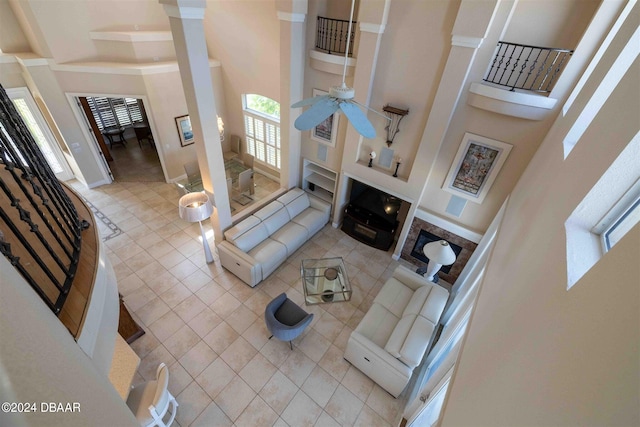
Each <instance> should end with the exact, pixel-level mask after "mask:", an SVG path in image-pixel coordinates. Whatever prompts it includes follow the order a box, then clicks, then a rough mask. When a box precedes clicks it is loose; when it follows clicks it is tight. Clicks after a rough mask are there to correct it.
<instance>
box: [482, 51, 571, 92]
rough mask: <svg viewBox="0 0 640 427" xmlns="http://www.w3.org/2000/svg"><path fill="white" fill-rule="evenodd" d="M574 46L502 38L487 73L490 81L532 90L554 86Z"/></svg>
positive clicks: (544, 89) (513, 88)
mask: <svg viewBox="0 0 640 427" xmlns="http://www.w3.org/2000/svg"><path fill="white" fill-rule="evenodd" d="M572 53H573V50H568V49H556V48H548V47H536V46H528V45H522V44H517V43H508V42H498V47H497V49H496V55H495V57H494V58H493V62H492V63H491V68H489V72H488V73H487V76H486V77H485V78H484V79H483V80H484V81H486V82H489V83H495V84H498V85H501V86H507V87H509V88H511V91H515V90H516V89H523V90H528V91H532V92H540V93H549V92H551V90H552V89H553V86H554V85H555V83H556V81H557V80H558V77H559V76H560V74H561V73H562V70H563V68H564V66H565V65H566V64H567V62H568V61H569V57H570V56H571V54H572Z"/></svg>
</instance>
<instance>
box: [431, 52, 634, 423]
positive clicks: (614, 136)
mask: <svg viewBox="0 0 640 427" xmlns="http://www.w3.org/2000/svg"><path fill="white" fill-rule="evenodd" d="M639 71H640V64H639V61H638V59H636V61H635V63H634V64H633V66H632V68H631V69H629V71H628V72H627V73H626V75H625V77H624V79H623V80H622V81H621V82H620V84H619V85H618V86H617V88H616V89H615V91H614V92H613V94H612V95H611V97H610V98H609V99H608V101H607V102H606V103H605V105H604V107H603V108H602V109H601V110H600V112H599V114H598V115H597V116H596V117H595V119H594V120H593V122H592V123H591V124H590V126H589V127H588V128H587V130H586V132H585V134H584V135H583V137H582V138H581V140H580V141H579V142H578V144H577V146H576V147H575V148H574V150H573V151H572V152H571V153H570V155H569V156H568V157H567V159H566V160H564V159H563V158H564V155H563V149H562V139H563V137H564V135H565V134H566V132H567V130H568V129H569V127H570V126H571V124H572V122H571V120H569V119H567V118H563V117H560V118H558V120H557V122H556V123H555V124H554V126H553V128H552V130H551V131H550V132H549V135H548V136H547V137H546V138H545V140H544V142H543V144H542V146H541V147H540V150H538V152H537V153H536V155H535V157H534V159H533V161H532V162H531V163H530V164H529V166H528V168H527V170H526V171H525V173H524V174H523V175H522V178H521V179H520V181H519V182H518V184H517V186H516V187H515V189H514V191H513V194H512V195H511V197H510V200H509V204H508V207H507V211H506V214H505V217H504V220H503V223H502V225H501V228H500V230H499V232H498V237H497V240H496V244H495V245H496V246H495V251H494V253H493V254H492V257H491V259H490V261H489V264H488V267H487V272H486V275H485V279H484V283H483V284H482V288H481V289H480V294H479V298H478V301H477V307H476V309H475V312H474V314H473V317H472V320H471V325H470V329H469V332H468V336H467V338H466V340H465V343H464V347H463V349H462V354H461V358H460V360H459V363H458V367H457V371H456V372H455V373H454V378H453V383H452V388H451V394H450V397H449V399H448V402H446V406H445V409H444V418H443V422H442V425H443V426H460V425H474V426H499V425H503V426H518V425H532V424H535V425H540V426H542V425H553V426H558V425H584V426H587V425H593V426H603V425H607V426H613V425H619V426H631V425H638V424H639V423H640V413H639V411H638V399H639V397H640V392H639V383H638V378H639V377H640V366H639V365H638V360H640V349H639V346H638V336H639V334H640V323H639V322H638V313H640V293H639V290H640V288H639V287H638V277H640V268H639V266H638V259H640V226H636V227H635V228H634V229H633V230H632V231H631V232H630V233H629V234H628V235H627V236H626V237H625V238H624V239H622V241H621V242H620V243H618V245H617V246H615V247H614V248H613V249H612V250H611V251H610V252H609V253H607V254H606V255H604V257H602V259H601V260H600V261H599V262H598V263H597V264H596V265H595V266H594V267H593V268H592V269H591V270H590V271H589V272H587V274H586V275H585V276H583V277H582V279H581V280H579V281H578V282H577V283H576V285H574V286H573V288H571V289H570V290H569V291H567V272H566V257H567V254H566V239H565V229H564V223H565V221H566V220H567V218H568V217H569V215H570V214H571V213H572V212H573V210H574V209H575V208H576V206H577V205H578V204H579V203H580V201H581V200H582V199H583V198H584V197H585V195H586V194H587V193H588V191H589V189H590V188H591V187H592V186H593V185H594V184H595V183H596V182H597V180H598V179H599V177H600V176H601V175H602V174H603V173H604V172H605V171H606V170H607V168H608V167H609V166H610V165H611V164H612V162H613V161H614V160H615V159H616V158H617V157H618V155H619V154H620V152H621V151H622V150H623V149H624V148H625V147H626V146H627V144H629V142H630V141H631V139H632V138H634V136H636V135H637V133H638V117H639V116H640V105H639V101H638V96H637V94H638V93H639V91H640V87H639V82H638V78H637V76H638V72H639ZM593 80H598V79H593ZM597 84H599V81H591V82H589V83H588V84H587V86H586V87H585V90H586V91H591V93H592V92H593V90H594V88H595V86H596V85H597ZM570 115H571V114H570ZM612 129H615V131H612ZM636 145H637V141H636ZM636 153H637V148H636ZM629 172H631V171H629ZM634 173H636V174H637V173H639V172H638V171H637V170H636V171H635V172H634Z"/></svg>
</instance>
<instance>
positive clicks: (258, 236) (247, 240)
mask: <svg viewBox="0 0 640 427" xmlns="http://www.w3.org/2000/svg"><path fill="white" fill-rule="evenodd" d="M268 237H269V232H268V231H267V227H265V226H264V224H263V223H259V224H257V225H256V226H255V227H253V228H251V229H249V230H247V231H245V232H244V233H243V234H241V235H240V237H237V238H236V239H235V240H233V241H232V243H233V244H234V245H235V246H236V247H237V248H238V249H240V250H241V251H242V252H249V251H250V250H251V249H253V248H254V247H255V246H256V245H257V244H258V243H260V242H262V241H263V240H264V239H266V238H268Z"/></svg>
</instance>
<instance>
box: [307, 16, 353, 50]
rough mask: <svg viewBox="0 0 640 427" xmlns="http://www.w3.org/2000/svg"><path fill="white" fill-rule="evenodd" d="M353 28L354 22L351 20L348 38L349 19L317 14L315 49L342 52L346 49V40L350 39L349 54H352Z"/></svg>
mask: <svg viewBox="0 0 640 427" xmlns="http://www.w3.org/2000/svg"><path fill="white" fill-rule="evenodd" d="M355 28H356V22H353V24H352V25H351V38H350V39H349V37H348V36H349V21H345V20H343V19H330V18H325V17H322V16H318V25H317V28H316V49H320V50H324V51H325V52H327V53H336V54H344V53H345V51H346V49H347V40H350V42H349V56H353V39H354V36H355Z"/></svg>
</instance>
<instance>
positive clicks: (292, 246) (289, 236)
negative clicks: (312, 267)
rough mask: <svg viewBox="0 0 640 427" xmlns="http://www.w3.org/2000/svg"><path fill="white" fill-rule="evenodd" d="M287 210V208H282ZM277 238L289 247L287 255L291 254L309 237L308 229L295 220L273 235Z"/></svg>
mask: <svg viewBox="0 0 640 427" xmlns="http://www.w3.org/2000/svg"><path fill="white" fill-rule="evenodd" d="M282 210H283V211H285V212H286V209H282ZM271 238H272V239H273V240H276V241H278V242H280V243H282V244H283V245H285V246H286V247H287V256H291V255H292V254H293V253H294V252H295V251H296V250H298V248H299V247H300V246H302V245H303V244H304V242H306V241H307V240H308V239H309V234H308V233H307V229H306V228H304V227H303V226H301V225H299V224H296V223H294V222H289V223H288V224H285V225H284V226H283V227H281V228H280V229H279V230H278V231H276V232H275V233H273V234H272V235H271Z"/></svg>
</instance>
